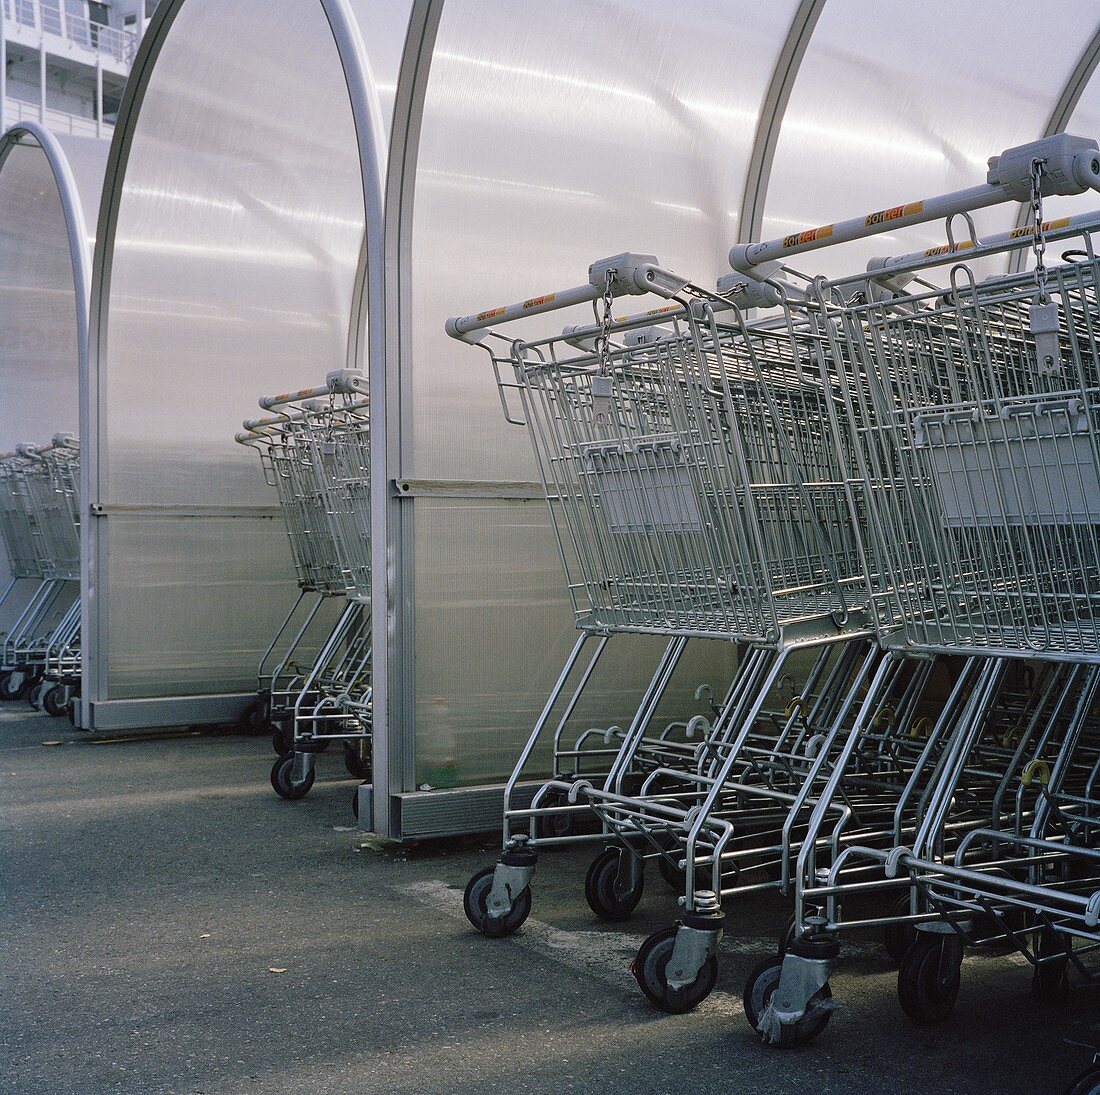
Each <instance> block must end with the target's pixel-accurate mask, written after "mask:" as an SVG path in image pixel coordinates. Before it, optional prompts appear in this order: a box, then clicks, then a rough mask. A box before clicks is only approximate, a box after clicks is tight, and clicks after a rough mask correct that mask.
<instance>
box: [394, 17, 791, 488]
mask: <svg viewBox="0 0 1100 1095" xmlns="http://www.w3.org/2000/svg"><path fill="white" fill-rule="evenodd" d="M795 8H796V4H795V3H794V2H793V0H783V2H777V3H770V4H767V5H761V4H750V3H748V2H747V0H738V2H730V0H685V2H682V3H678V4H674V5H669V4H667V3H657V2H656V0H645V2H641V0H601V2H600V3H592V2H591V0H558V2H555V3H553V4H517V3H515V2H514V0H476V2H475V0H447V2H446V4H445V5H444V8H443V17H442V22H441V24H440V27H439V33H438V37H437V41H436V48H435V52H434V55H433V58H432V66H431V75H430V78H429V81H428V88H427V96H426V101H425V106H424V121H423V129H422V136H421V140H420V151H419V161H418V170H417V174H416V205H415V228H414V233H413V246H412V266H411V271H412V278H413V300H414V303H413V330H412V343H411V345H412V353H411V355H410V360H409V363H408V364H409V366H410V367H411V369H412V395H413V401H412V422H413V439H412V453H411V466H404V467H403V468H402V471H401V474H403V475H406V476H416V477H420V478H452V479H483V480H509V479H531V478H534V476H535V469H534V463H533V460H532V458H531V455H530V445H529V444H528V442H527V438H526V436H525V435H524V433H523V432H522V431H520V430H516V429H513V428H510V427H507V426H506V425H505V424H504V421H503V418H502V416H501V411H500V404H499V402H498V400H497V397H496V392H495V389H494V386H493V381H492V377H491V375H490V371H489V369H488V367H487V362H486V359H485V357H484V355H483V354H480V353H478V352H477V351H475V350H471V349H469V348H468V347H464V346H462V345H460V344H457V343H455V342H453V341H452V340H450V339H448V338H447V337H446V336H445V334H444V332H443V321H444V320H445V319H446V318H447V317H448V316H450V315H460V314H466V313H469V312H474V311H478V310H480V309H482V308H487V307H489V306H493V305H497V304H503V303H505V302H506V301H507V302H511V301H515V300H523V299H525V298H527V297H530V296H533V295H535V294H536V293H542V292H545V291H549V290H556V289H562V288H565V287H567V286H572V285H577V284H580V283H582V282H584V281H586V280H587V274H588V265H589V263H590V262H591V261H592V260H594V259H598V258H602V257H605V256H608V255H614V254H617V253H619V252H622V251H640V252H645V253H650V254H655V255H656V256H657V257H658V258H659V259H660V261H661V262H662V263H664V264H665V265H666V266H669V267H672V268H673V269H676V270H678V271H680V272H681V273H683V274H684V275H685V276H688V277H691V278H693V279H696V280H700V281H702V282H703V283H704V284H710V283H712V282H713V280H714V278H715V277H716V275H717V274H718V273H719V272H721V271H723V270H724V269H725V268H726V267H725V254H726V252H727V251H728V249H729V246H730V244H731V243H733V242H735V239H736V236H737V234H738V232H737V218H738V214H739V209H740V204H741V199H742V192H743V190H744V185H745V174H746V170H747V167H748V161H749V156H750V153H751V149H752V140H753V134H754V132H755V127H756V122H757V116H758V112H759V109H760V105H761V101H762V99H763V97H764V95H765V93H766V90H767V86H768V83H769V80H770V78H771V75H772V69H773V68H774V66H775V61H776V57H777V55H778V53H779V50H780V48H781V46H782V44H783V41H784V40H785V37H786V35H787V32H788V29H789V26H790V22H791V17H792V15H793V13H794V11H795ZM639 299H640V298H633V302H634V303H635V304H638V301H639ZM639 306H640V305H639ZM591 316H592V312H591V310H590V309H586V308H581V309H575V310H574V311H573V312H572V313H555V314H554V315H551V316H547V317H543V318H542V319H540V320H539V321H538V322H537V323H533V324H531V325H528V327H527V328H526V330H528V331H541V332H544V333H545V332H554V331H557V330H560V329H561V327H562V326H563V325H565V324H566V323H577V322H582V323H583V322H585V321H586V320H590V319H591ZM522 329H523V328H517V330H522Z"/></svg>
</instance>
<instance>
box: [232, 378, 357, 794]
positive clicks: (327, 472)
mask: <svg viewBox="0 0 1100 1095" xmlns="http://www.w3.org/2000/svg"><path fill="white" fill-rule="evenodd" d="M366 387H367V382H366V378H365V377H364V376H363V374H362V373H359V372H356V371H353V370H340V371H338V372H334V373H330V374H329V376H328V377H327V379H326V383H325V384H324V385H322V386H319V387H315V388H307V389H303V390H301V391H298V392H294V393H290V394H284V395H277V396H265V397H264V398H262V399H261V400H260V406H261V407H262V408H263V409H264V410H265V411H275V412H276V413H275V414H274V415H270V416H268V417H265V418H261V419H252V420H249V421H247V422H245V423H244V427H245V428H244V431H243V432H241V433H239V434H238V435H237V440H238V441H239V442H240V443H241V444H244V445H247V446H249V447H252V448H256V449H258V450H259V451H260V454H261V459H262V461H263V466H264V471H265V475H266V476H267V479H268V482H269V483H271V485H272V486H273V487H274V488H275V490H276V493H277V497H278V499H279V505H280V509H281V511H282V514H283V518H284V521H285V523H286V528H287V534H288V537H289V540H290V545H291V551H292V554H293V558H294V565H295V570H296V574H297V579H298V585H299V597H298V600H297V601H296V603H295V604H294V605H293V606H292V608H291V611H290V613H288V615H287V616H286V618H285V619H284V621H283V624H282V625H281V627H280V629H279V631H278V632H277V634H276V636H275V638H274V639H273V640H272V643H271V645H270V646H269V648H268V650H267V651H266V652H265V654H264V657H263V660H262V662H261V666H260V674H261V691H262V693H263V696H262V698H263V701H264V702H265V704H266V705H267V707H268V711H269V714H268V718H270V720H271V722H272V723H273V724H274V725H275V726H276V727H278V728H279V729H278V730H277V734H281V733H282V732H284V731H285V730H289V733H288V734H287V737H288V739H289V740H288V743H287V744H288V745H289V748H288V749H286V750H285V752H283V753H281V755H280V756H279V757H278V758H277V759H276V761H275V764H274V766H273V767H272V770H271V784H272V787H273V788H274V789H275V791H276V792H277V793H278V794H279V795H280V796H281V797H283V798H287V799H298V798H302V797H303V796H304V795H306V794H307V793H308V792H309V790H310V788H311V787H312V785H313V780H314V766H315V763H316V756H317V754H318V753H319V752H322V751H323V750H324V749H325V748H327V747H328V745H329V744H330V743H332V742H334V741H340V742H342V743H343V745H344V759H345V765H346V767H347V769H348V772H349V773H350V774H351V775H352V776H354V777H355V778H357V779H368V778H369V777H370V772H371V749H370V743H371V726H372V721H371V699H372V684H371V630H370V629H371V617H370V574H371V567H370V417H369V399H368V398H367V396H366ZM337 600H339V601H342V602H343V608H342V609H341V610H340V613H339V616H338V618H337V619H336V621H335V623H334V624H332V626H331V627H330V628H329V630H328V632H327V634H326V635H325V636H324V638H323V641H321V642H320V643H319V644H318V643H317V642H316V639H315V637H314V636H315V634H316V628H317V625H318V624H319V623H320V622H321V621H322V620H323V619H324V615H323V609H324V606H325V605H326V604H328V603H331V602H333V601H337ZM269 665H270V667H271V668H270V669H267V667H268V666H269Z"/></svg>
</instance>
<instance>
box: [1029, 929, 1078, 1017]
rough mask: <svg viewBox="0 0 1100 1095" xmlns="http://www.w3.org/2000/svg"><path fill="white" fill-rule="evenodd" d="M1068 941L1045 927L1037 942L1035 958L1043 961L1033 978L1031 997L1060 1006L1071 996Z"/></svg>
mask: <svg viewBox="0 0 1100 1095" xmlns="http://www.w3.org/2000/svg"><path fill="white" fill-rule="evenodd" d="M1065 943H1066V941H1065V939H1064V938H1063V937H1062V936H1061V935H1059V933H1058V932H1055V931H1051V930H1050V928H1047V927H1044V928H1043V929H1042V930H1041V931H1040V932H1039V938H1038V939H1037V940H1036V941H1035V956H1036V957H1037V958H1039V959H1042V961H1040V962H1039V964H1038V965H1037V966H1036V967H1035V972H1034V973H1033V974H1032V976H1031V995H1032V996H1033V997H1034V998H1035V999H1036V1000H1041V1001H1043V1003H1047V1004H1060V1003H1062V1001H1064V1000H1065V999H1066V997H1067V996H1069V958H1068V956H1067V955H1066V945H1065Z"/></svg>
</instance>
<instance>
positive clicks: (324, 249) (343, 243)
mask: <svg viewBox="0 0 1100 1095" xmlns="http://www.w3.org/2000/svg"><path fill="white" fill-rule="evenodd" d="M359 6H360V7H361V8H362V9H363V25H362V26H361V28H360V30H361V33H362V38H363V40H364V42H365V43H366V46H367V50H368V53H369V54H370V56H371V62H372V66H373V68H374V71H375V72H377V73H380V74H381V79H383V80H388V81H389V83H390V85H391V86H390V91H389V93H388V94H389V95H390V101H391V104H392V90H393V89H392V84H393V83H394V82H395V78H394V75H393V74H394V73H395V72H396V69H397V66H398V62H399V54H400V49H401V46H402V44H403V36H404V23H405V20H406V19H407V12H408V6H409V5H408V3H407V2H405V0H402V2H392V3H387V4H382V5H371V4H367V3H362V4H360V5H359ZM178 7H179V12H178V14H177V16H176V18H175V21H174V23H173V24H172V26H171V28H170V30H169V31H168V33H167V35H166V38H165V41H164V44H163V46H162V49H161V52H160V54H159V56H158V57H157V59H156V62H155V65H154V68H153V72H152V74H151V76H150V78H149V86H148V88H147V89H146V91H145V95H144V99H143V101H142V105H141V109H140V114H139V115H138V116H137V119H136V122H135V124H134V132H133V138H132V145H131V148H130V153H129V159H128V163H127V166H126V173H125V178H124V180H123V184H122V196H121V201H120V206H119V215H118V224H117V232H116V235H115V239H114V242H113V261H112V276H111V284H110V300H109V321H108V327H107V331H106V336H105V341H104V344H105V346H106V353H105V354H104V356H103V358H102V360H101V362H100V367H101V370H102V372H103V391H104V394H105V405H106V408H107V412H106V424H105V426H106V428H105V454H106V460H105V468H106V475H105V481H104V486H103V489H102V492H101V494H102V499H101V500H102V501H103V502H105V503H107V505H108V508H109V507H110V506H111V505H116V506H118V505H121V506H126V507H134V506H139V507H141V506H147V507H152V508H151V509H149V510H148V511H147V512H146V513H145V514H144V515H138V514H133V515H131V514H127V515H126V516H125V517H124V518H123V517H120V516H118V515H117V514H115V515H110V516H108V518H107V520H108V521H109V522H110V524H111V533H110V535H109V538H108V539H109V543H110V544H111V545H112V547H111V550H110V554H109V557H108V561H107V567H108V574H107V578H106V591H107V598H106V600H107V605H108V609H107V611H108V616H109V646H110V649H109V652H108V654H107V658H108V669H109V673H108V683H107V695H106V696H104V697H103V698H111V699H114V698H119V697H126V696H137V695H141V696H157V695H171V694H174V693H176V692H181V691H182V692H198V693H204V692H209V693H215V692H218V691H221V690H223V689H237V688H240V687H242V685H243V686H244V687H254V679H255V671H256V662H257V660H258V658H259V655H260V653H261V652H262V651H263V650H264V648H265V647H266V646H267V644H268V643H269V641H270V640H271V637H272V634H273V628H274V622H275V621H276V618H277V617H281V614H282V613H284V612H285V611H286V610H287V608H288V607H289V605H290V603H291V601H292V600H293V597H294V595H295V592H296V591H295V586H294V573H293V570H292V568H291V566H290V562H289V555H288V553H287V550H286V544H285V539H286V537H285V532H284V530H283V529H282V528H281V527H280V525H279V524H278V523H276V522H272V521H270V520H267V519H264V518H262V517H255V516H253V517H242V518H240V519H237V520H234V521H231V522H228V523H226V524H224V526H223V525H218V524H217V523H216V522H215V527H217V528H221V529H223V533H224V534H219V535H216V536H215V535H212V534H211V531H210V525H209V524H208V522H209V520H210V518H209V517H198V518H192V519H188V520H179V519H176V518H173V517H170V516H164V515H162V514H161V513H159V512H158V509H159V508H163V507H168V508H169V509H170V508H171V507H180V506H182V507H184V508H185V509H186V508H188V507H201V508H202V509H203V510H209V509H210V508H211V507H213V509H214V510H215V511H226V512H229V513H232V512H241V513H244V512H246V511H247V508H248V507H251V506H257V505H258V506H267V507H273V506H274V505H275V504H276V499H275V496H274V494H273V492H272V491H271V490H270V489H269V488H268V487H267V485H266V484H265V482H264V478H263V475H262V474H261V470H260V465H259V460H258V458H257V456H256V453H255V452H254V451H252V450H248V449H243V448H242V447H241V446H239V445H237V444H235V442H234V440H233V436H234V433H235V432H236V431H237V430H238V429H240V425H241V421H242V420H243V419H245V418H249V417H255V416H257V415H259V414H261V413H262V412H261V411H260V410H259V408H258V407H257V403H256V400H257V398H258V397H259V396H261V395H263V394H273V393H277V392H282V391H287V390H288V389H289V390H293V389H298V388H301V387H304V386H313V385H316V384H321V383H323V382H324V378H325V375H326V373H328V372H329V371H331V370H333V369H338V368H342V367H343V366H344V365H345V364H346V358H347V345H348V324H349V313H350V304H351V300H352V295H353V290H354V283H355V276H356V269H357V265H358V261H359V257H360V251H361V247H362V242H363V231H364V202H363V192H362V179H361V169H360V160H359V152H358V141H357V135H356V131H355V126H354V122H353V118H352V111H351V100H350V97H349V92H348V88H347V85H346V83H345V78H344V72H343V68H342V65H341V58H340V55H339V52H338V49H337V46H336V42H335V40H334V38H333V35H332V31H331V28H330V26H329V23H328V20H327V18H326V16H325V12H324V10H323V7H322V5H321V3H320V2H319V0H296V2H294V3H290V4H286V5H283V6H282V8H285V10H282V8H281V9H280V11H279V13H278V15H275V14H273V11H272V7H271V5H270V3H268V2H267V0H234V2H227V0H186V2H183V3H180V4H178ZM375 7H377V8H378V11H377V13H376V14H377V18H375V17H374V16H375V12H374V11H373V9H374V8H375ZM375 29H377V34H374V33H372V31H373V30H375ZM390 109H391V110H392V105H391V108H390ZM120 520H124V521H125V522H126V523H127V524H126V530H125V533H123V532H122V531H120V530H118V529H117V528H116V525H117V522H119V521H120ZM131 523H132V525H133V527H131ZM138 525H140V526H141V534H140V537H139V536H138V533H137V532H136V531H135V529H136V527H137V526H138ZM265 537H270V538H273V539H274V541H275V543H273V544H271V545H268V546H267V547H266V548H265V547H262V546H261V541H262V540H263V539H264V538H265ZM145 545H148V546H149V547H150V552H149V553H148V554H147V553H145V548H144V546H145ZM131 547H133V550H134V551H135V552H136V553H137V554H136V557H131V555H130V554H129V551H130V548H131ZM153 547H155V552H156V554H155V555H154V554H153V553H152V550H151V549H152V548H153ZM166 598H168V599H170V604H171V607H170V608H169V607H168V606H167V604H166ZM261 601H262V602H263V609H262V611H260V612H258V613H257V612H255V611H250V609H251V608H254V606H255V605H256V604H257V603H259V602H261ZM212 634H214V635H216V636H225V638H224V640H223V639H221V638H218V639H216V640H215V641H212V639H211V635H212Z"/></svg>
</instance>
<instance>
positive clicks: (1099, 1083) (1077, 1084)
mask: <svg viewBox="0 0 1100 1095" xmlns="http://www.w3.org/2000/svg"><path fill="white" fill-rule="evenodd" d="M1066 1095H1100V1064H1095V1063H1094V1064H1091V1065H1089V1067H1088V1068H1086V1069H1085V1071H1084V1072H1081V1073H1078V1074H1077V1075H1076V1076H1074V1078H1073V1080H1072V1081H1071V1082H1070V1085H1069V1087H1067V1088H1066Z"/></svg>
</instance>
